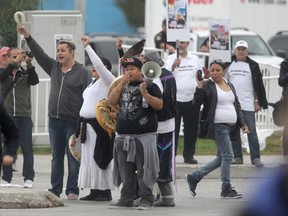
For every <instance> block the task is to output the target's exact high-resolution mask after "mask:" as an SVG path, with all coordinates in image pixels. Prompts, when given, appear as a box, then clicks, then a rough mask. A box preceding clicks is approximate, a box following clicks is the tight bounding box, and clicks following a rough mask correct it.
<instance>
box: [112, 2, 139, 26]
mask: <svg viewBox="0 0 288 216" xmlns="http://www.w3.org/2000/svg"><path fill="white" fill-rule="evenodd" d="M115 1H116V5H117V6H118V7H120V8H121V9H122V10H123V11H124V13H125V15H126V18H127V21H128V23H129V24H130V25H132V26H134V27H140V26H144V21H145V20H144V19H145V0H115Z"/></svg>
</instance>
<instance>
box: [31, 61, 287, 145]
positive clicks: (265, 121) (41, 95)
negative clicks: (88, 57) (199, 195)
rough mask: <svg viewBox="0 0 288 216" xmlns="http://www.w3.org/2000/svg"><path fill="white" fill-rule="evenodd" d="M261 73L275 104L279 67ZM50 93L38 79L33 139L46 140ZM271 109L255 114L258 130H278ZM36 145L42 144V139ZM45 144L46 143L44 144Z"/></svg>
mask: <svg viewBox="0 0 288 216" xmlns="http://www.w3.org/2000/svg"><path fill="white" fill-rule="evenodd" d="M259 65H260V68H261V71H262V73H263V81H264V86H265V89H266V94H267V99H268V101H269V102H272V103H274V102H276V101H277V100H279V99H280V97H281V93H282V89H281V87H280V86H279V85H278V76H279V69H280V68H279V66H276V65H267V64H262V63H261V64H259ZM49 92H50V79H40V83H39V84H38V85H36V86H35V87H33V89H32V103H33V105H32V107H33V108H32V120H33V123H34V125H33V137H35V138H39V137H41V136H44V137H46V139H48V100H49ZM272 111H273V108H272V107H271V106H269V107H268V109H266V110H261V111H260V112H259V113H257V114H256V126H257V128H258V129H273V130H275V129H277V128H278V129H279V127H277V126H275V125H274V123H273V119H272ZM37 140H40V141H38V142H40V143H37V141H36V143H37V144H42V143H41V142H43V141H42V139H37ZM44 144H47V143H44Z"/></svg>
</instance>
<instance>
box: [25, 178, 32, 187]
mask: <svg viewBox="0 0 288 216" xmlns="http://www.w3.org/2000/svg"><path fill="white" fill-rule="evenodd" d="M32 187H33V181H31V180H29V179H27V180H25V182H24V188H32Z"/></svg>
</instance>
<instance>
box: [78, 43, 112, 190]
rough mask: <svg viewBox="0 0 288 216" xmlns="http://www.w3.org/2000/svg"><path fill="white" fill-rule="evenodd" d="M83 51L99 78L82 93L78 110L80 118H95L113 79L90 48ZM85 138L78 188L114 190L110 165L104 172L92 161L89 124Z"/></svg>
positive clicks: (90, 128) (93, 143) (91, 135)
mask: <svg viewBox="0 0 288 216" xmlns="http://www.w3.org/2000/svg"><path fill="white" fill-rule="evenodd" d="M85 50H86V52H87V54H88V55H89V57H90V59H91V61H92V63H93V65H94V66H95V68H96V70H97V72H98V73H99V75H100V78H99V79H98V80H97V81H96V82H95V83H93V84H92V83H91V85H89V86H88V87H87V88H86V89H85V91H84V92H83V99H84V102H83V105H82V107H81V110H80V116H81V117H84V118H96V117H95V116H96V109H95V108H96V105H97V103H98V102H99V101H100V100H102V99H103V98H107V93H108V89H109V86H110V84H111V83H112V81H113V80H114V79H115V77H114V76H113V75H112V73H111V72H110V71H108V70H107V68H106V67H105V66H104V65H103V63H102V61H101V60H100V59H99V57H98V56H97V55H96V53H95V52H94V51H93V49H92V48H91V46H87V47H86V48H85ZM86 136H87V139H86V141H85V143H83V144H82V149H81V165H80V171H79V177H78V187H80V188H90V189H99V190H107V189H114V188H115V186H114V184H113V179H112V163H110V164H109V166H108V167H107V169H106V170H102V169H100V168H99V167H98V165H97V164H96V162H95V160H94V149H95V143H96V137H97V134H96V133H95V131H94V130H93V128H92V127H91V126H90V125H89V124H87V133H86Z"/></svg>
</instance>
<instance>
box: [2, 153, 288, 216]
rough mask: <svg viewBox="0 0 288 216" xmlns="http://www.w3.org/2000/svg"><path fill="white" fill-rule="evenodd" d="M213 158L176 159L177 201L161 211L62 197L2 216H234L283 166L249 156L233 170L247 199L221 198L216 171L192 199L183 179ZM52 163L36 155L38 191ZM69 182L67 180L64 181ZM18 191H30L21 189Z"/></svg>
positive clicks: (15, 180) (237, 185)
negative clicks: (255, 162)
mask: <svg viewBox="0 0 288 216" xmlns="http://www.w3.org/2000/svg"><path fill="white" fill-rule="evenodd" d="M212 158H214V157H213V156H197V160H198V161H199V164H198V165H187V164H184V163H183V159H182V157H177V158H176V162H177V163H176V164H177V166H176V169H177V179H176V187H175V202H176V207H174V208H161V207H154V208H153V209H151V210H148V211H139V210H135V209H130V210H115V209H108V205H109V203H110V202H87V201H86V202H85V201H80V200H77V201H70V200H67V199H66V196H65V195H63V194H62V195H61V199H62V200H63V202H64V207H57V208H48V209H24V210H23V209H0V216H12V215H13V216H14V215H15V216H16V215H17V216H28V215H29V216H54V215H61V216H78V215H85V216H90V215H91V216H92V215H93V216H95V215H97V216H98V215H99V216H101V215H105V216H106V215H117V216H122V215H123V216H124V215H125V216H129V215H144V214H145V215H147V214H148V215H150V214H151V215H153V216H158V215H159V216H160V215H161V216H163V215H165V216H170V215H181V216H186V215H187V216H188V215H189V216H191V215H196V216H206V215H215V216H218V215H219V216H220V215H221V216H226V215H227V216H231V215H237V214H236V213H237V212H238V211H239V209H241V208H243V207H245V205H246V203H247V199H248V197H249V194H250V192H253V190H254V188H255V187H256V184H258V183H259V181H261V180H262V179H264V178H268V177H270V176H271V174H270V173H271V171H272V170H274V168H275V167H277V166H279V164H280V163H282V157H281V156H263V157H262V160H263V162H264V163H265V168H263V169H257V168H255V167H254V166H252V165H251V164H250V160H249V157H248V156H246V157H245V158H244V164H243V165H234V166H233V167H232V173H231V177H232V184H233V186H235V188H236V189H237V191H238V192H241V193H243V195H244V198H243V199H241V200H222V199H220V192H221V188H220V187H221V182H220V179H219V175H220V172H219V170H216V171H215V172H214V173H211V174H209V175H208V176H207V178H205V179H203V180H202V181H201V182H200V184H199V186H198V187H197V191H196V192H197V196H196V197H192V196H191V195H190V193H189V191H188V184H187V183H186V181H185V179H184V174H185V173H187V172H191V171H193V170H195V169H197V168H198V167H199V166H202V165H203V164H205V163H207V162H208V161H209V160H211V159H212ZM50 160H51V156H49V155H36V156H35V171H36V178H35V183H34V188H33V189H31V190H33V191H35V190H47V189H48V188H49V187H50V181H49V179H50ZM17 166H18V168H20V167H22V157H21V156H20V157H19V159H18V161H17ZM65 180H66V179H65ZM12 183H13V184H18V185H22V184H23V179H22V177H21V172H20V171H18V172H14V177H13V182H12ZM18 189H19V190H30V189H22V188H18ZM1 190H10V189H8V188H2V189H1V188H0V192H1ZM88 193H89V190H88V189H84V190H81V192H80V197H82V196H85V195H87V194H88ZM119 193H120V191H119V190H115V191H113V192H112V196H113V201H112V202H116V201H117V199H118V198H119Z"/></svg>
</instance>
